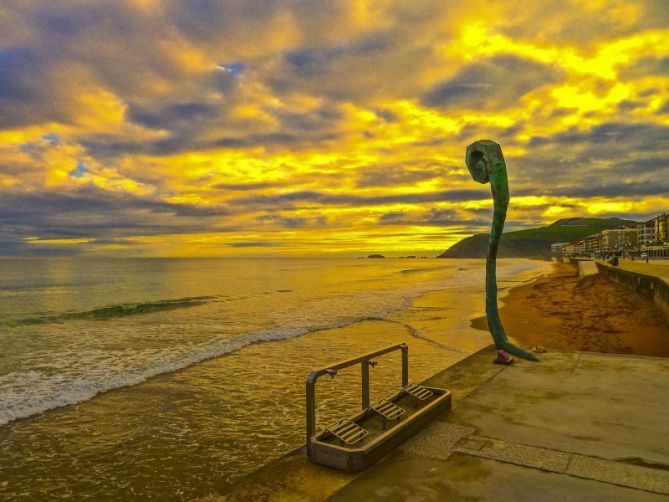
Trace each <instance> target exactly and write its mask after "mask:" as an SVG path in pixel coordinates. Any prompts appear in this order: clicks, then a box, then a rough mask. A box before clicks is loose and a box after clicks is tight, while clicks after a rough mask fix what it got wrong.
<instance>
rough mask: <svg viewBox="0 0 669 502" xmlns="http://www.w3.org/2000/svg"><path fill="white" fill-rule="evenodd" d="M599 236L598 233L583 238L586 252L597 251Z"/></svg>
mask: <svg viewBox="0 0 669 502" xmlns="http://www.w3.org/2000/svg"><path fill="white" fill-rule="evenodd" d="M599 236H600V234H592V235H588V236H586V237H585V238H584V239H583V247H584V251H585V253H586V254H590V253H596V252H597V251H599V249H600V248H599Z"/></svg>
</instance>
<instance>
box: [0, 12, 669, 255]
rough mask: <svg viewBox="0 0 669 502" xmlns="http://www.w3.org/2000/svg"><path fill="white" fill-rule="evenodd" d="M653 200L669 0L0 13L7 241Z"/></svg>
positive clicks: (660, 155) (429, 243) (363, 228)
mask: <svg viewBox="0 0 669 502" xmlns="http://www.w3.org/2000/svg"><path fill="white" fill-rule="evenodd" d="M483 138H490V139H493V140H495V141H498V142H499V143H500V144H501V145H502V147H503V149H504V153H505V156H506V161H507V166H508V170H509V178H510V186H511V197H512V199H511V205H510V208H509V214H508V228H509V229H518V228H525V227H530V226H537V225H541V224H545V223H550V222H552V221H554V220H555V219H558V218H563V217H571V216H621V217H624V218H630V219H635V218H636V219H643V218H648V217H651V216H654V215H655V214H656V213H658V212H661V211H666V210H667V209H668V208H669V181H668V177H667V175H668V173H669V142H668V139H669V4H667V2H665V1H651V0H648V1H643V2H625V1H615V0H612V1H606V2H604V1H598V0H591V1H578V2H577V1H569V0H567V1H565V0H562V1H560V2H557V1H538V2H523V1H508V2H492V1H467V2H460V1H457V2H444V1H432V0H425V1H422V0H419V1H415V2H401V1H385V0H383V1H382V0H379V1H369V2H365V1H360V0H350V1H336V2H313V1H291V0H286V1H281V0H280V1H273V2H269V1H262V0H257V1H221V2H214V1H209V0H199V1H193V2H184V1H176V0H174V1H159V0H154V1H146V0H143V1H140V0H134V1H131V0H123V1H113V2H109V1H90V0H86V1H68V2H45V1H33V0H21V1H18V0H17V1H14V0H10V1H8V2H3V5H2V7H0V255H30V254H46V255H51V254H79V253H81V254H84V255H114V256H270V255H280V256H284V255H286V256H323V255H342V256H358V255H364V254H366V253H370V252H381V253H387V254H388V255H390V256H395V255H403V254H415V255H430V256H434V255H435V254H436V253H438V252H441V251H443V250H444V249H446V248H447V247H448V246H450V245H451V244H453V243H454V242H456V241H458V240H459V239H461V238H463V237H465V236H467V235H470V234H472V233H475V232H482V231H486V228H487V227H488V226H489V219H490V211H491V204H492V202H491V200H490V194H489V190H490V188H489V187H488V186H482V185H478V184H476V183H474V182H472V180H471V178H470V176H469V173H468V172H467V169H466V167H465V165H464V152H465V147H466V146H467V145H468V144H469V143H471V142H473V141H475V140H477V139H483Z"/></svg>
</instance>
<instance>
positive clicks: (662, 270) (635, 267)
mask: <svg viewBox="0 0 669 502" xmlns="http://www.w3.org/2000/svg"><path fill="white" fill-rule="evenodd" d="M618 266H619V267H620V268H622V269H624V270H631V271H632V272H638V273H640V274H646V275H655V276H657V277H660V278H662V279H664V280H665V282H669V261H667V260H663V261H650V262H649V263H646V262H645V261H643V260H635V261H631V260H620V261H619V262H618Z"/></svg>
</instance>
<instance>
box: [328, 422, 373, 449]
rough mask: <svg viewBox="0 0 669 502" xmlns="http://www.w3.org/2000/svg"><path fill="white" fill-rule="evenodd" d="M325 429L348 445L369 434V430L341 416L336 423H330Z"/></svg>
mask: <svg viewBox="0 0 669 502" xmlns="http://www.w3.org/2000/svg"><path fill="white" fill-rule="evenodd" d="M326 430H327V431H328V432H329V433H330V434H332V435H333V436H336V437H337V438H338V439H339V440H340V441H343V442H344V443H346V444H348V445H353V444H356V443H357V442H358V441H361V440H362V438H364V437H365V436H366V435H367V434H369V432H367V431H366V430H365V429H363V428H362V427H360V426H359V425H358V424H356V423H355V422H353V421H351V420H349V419H348V418H342V419H341V420H340V421H339V422H337V423H336V424H333V425H330V426H329V427H328V428H327V429H326Z"/></svg>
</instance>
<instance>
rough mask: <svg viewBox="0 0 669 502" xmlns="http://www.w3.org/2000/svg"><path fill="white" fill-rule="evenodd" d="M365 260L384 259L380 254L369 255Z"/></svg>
mask: <svg viewBox="0 0 669 502" xmlns="http://www.w3.org/2000/svg"><path fill="white" fill-rule="evenodd" d="M367 258H385V256H383V255H382V254H370V255H369V256H368V257H367Z"/></svg>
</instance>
